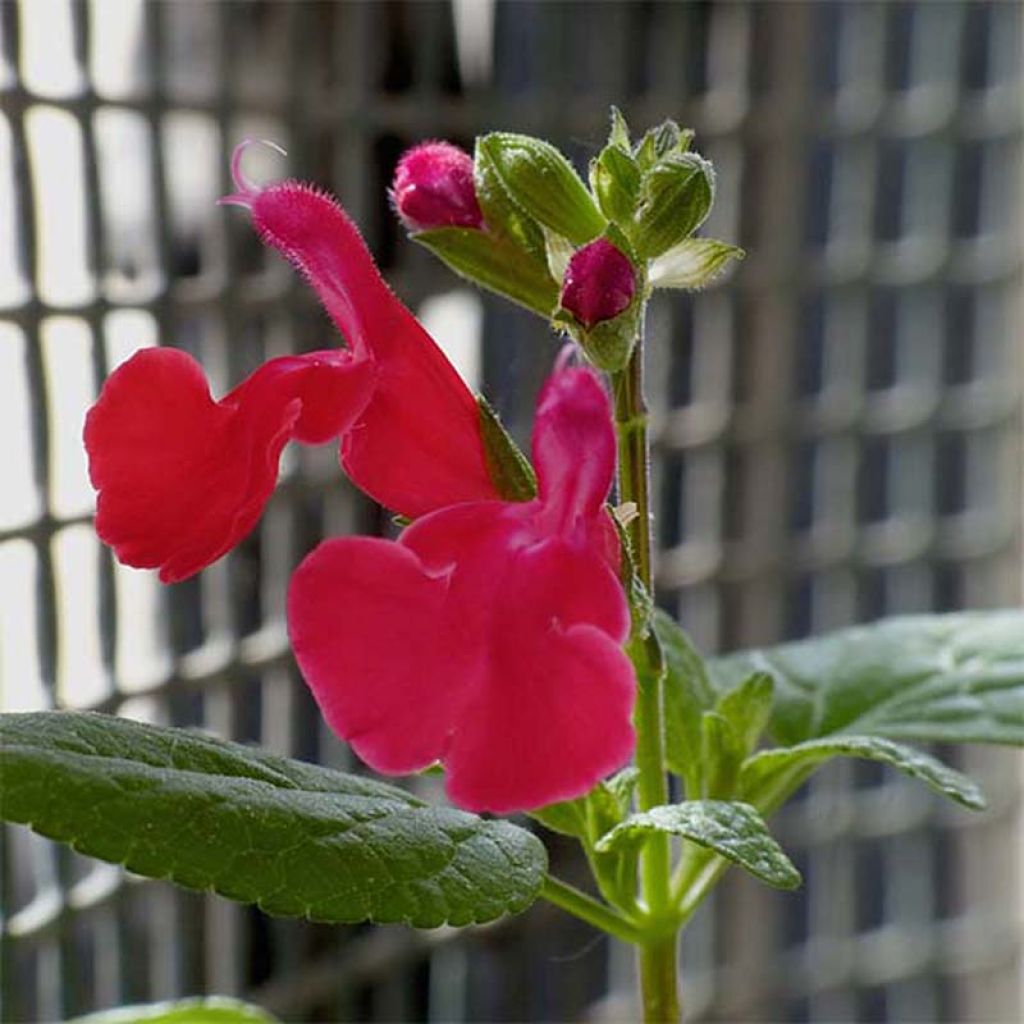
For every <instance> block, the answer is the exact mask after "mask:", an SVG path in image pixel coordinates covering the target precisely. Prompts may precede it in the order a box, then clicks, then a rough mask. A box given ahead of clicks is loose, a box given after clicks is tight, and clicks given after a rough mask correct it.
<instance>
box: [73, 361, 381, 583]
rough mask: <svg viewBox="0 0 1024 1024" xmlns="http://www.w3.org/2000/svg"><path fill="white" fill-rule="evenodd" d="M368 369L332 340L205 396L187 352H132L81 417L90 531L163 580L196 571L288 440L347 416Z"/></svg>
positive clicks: (241, 520) (262, 486)
mask: <svg viewBox="0 0 1024 1024" xmlns="http://www.w3.org/2000/svg"><path fill="white" fill-rule="evenodd" d="M372 371H373V367H372V365H371V364H370V363H368V362H365V361H358V360H356V359H353V358H352V355H351V353H349V352H345V351H342V350H336V351H332V352H313V353H310V354H309V355H305V356H284V357H282V358H280V359H272V360H271V361H270V362H268V363H265V364H264V365H263V366H261V367H260V368H259V369H258V370H257V371H256V372H255V373H254V374H252V375H251V376H250V377H249V378H248V379H247V380H245V381H244V382H243V383H242V384H240V385H239V386H238V387H237V388H235V390H234V391H232V392H230V393H229V394H228V395H226V396H225V397H224V398H223V399H221V401H220V402H214V400H213V399H212V398H211V397H210V389H209V385H208V384H207V382H206V377H205V375H204V373H203V369H202V367H201V366H200V365H199V364H198V363H197V362H196V361H195V360H194V359H193V358H192V357H191V356H190V355H187V354H186V353H184V352H181V351H179V350H178V349H173V348H151V349H143V350H142V351H141V352H137V353H136V354H135V355H134V356H132V358H131V359H129V360H128V361H127V362H126V363H125V364H124V365H123V366H121V367H119V368H118V369H117V370H116V371H115V372H114V373H112V374H111V375H110V377H109V378H107V382H106V384H105V385H104V386H103V392H102V393H101V395H100V398H99V401H98V402H97V403H96V404H95V405H94V406H93V407H92V409H90V410H89V414H88V416H87V417H86V420H85V447H86V450H87V451H88V453H89V476H90V478H91V479H92V484H93V486H94V487H95V488H96V489H97V490H98V491H99V496H98V498H97V501H96V532H97V533H98V534H99V536H100V538H101V539H102V540H104V541H106V543H107V544H109V545H110V546H111V547H112V548H113V549H114V552H115V554H116V555H117V557H118V558H119V559H120V560H121V561H122V562H123V563H124V564H125V565H134V566H138V567H141V568H157V567H159V569H160V579H162V580H163V581H164V582H165V583H174V582H176V581H178V580H183V579H185V578H186V577H188V576H191V575H192V574H193V573H196V572H198V571H199V570H200V569H202V568H204V567H205V566H207V565H209V564H210V563H211V562H213V561H215V560H216V559H218V558H220V556H221V555H223V554H224V553H225V552H226V551H228V550H230V549H231V548H232V547H234V546H235V545H236V544H237V543H238V542H239V541H240V540H241V539H242V538H243V537H244V536H245V535H246V534H247V533H248V532H249V531H250V530H251V529H252V528H253V526H255V525H256V521H257V520H258V519H259V517H260V513H261V512H262V511H263V506H264V505H265V504H266V502H267V499H268V498H269V497H270V494H271V492H272V491H273V489H274V485H275V484H276V483H277V462H278V458H279V457H280V455H281V450H282V449H283V448H284V446H285V444H286V443H287V442H288V441H289V440H290V439H292V438H295V439H296V440H299V441H305V442H307V443H309V444H320V443H322V442H324V441H329V440H330V439H331V438H332V437H336V436H337V435H338V434H339V433H341V432H342V431H343V430H347V429H348V428H349V427H350V426H351V424H352V422H353V421H354V420H355V418H356V416H357V415H358V414H359V412H360V411H361V410H362V409H363V407H364V406H365V404H366V401H367V399H368V398H369V395H370V391H371V389H372V387H373V372H372Z"/></svg>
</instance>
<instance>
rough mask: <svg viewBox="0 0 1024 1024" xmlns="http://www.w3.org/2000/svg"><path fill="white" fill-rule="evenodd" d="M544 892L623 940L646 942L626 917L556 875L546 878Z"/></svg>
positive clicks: (551, 899)
mask: <svg viewBox="0 0 1024 1024" xmlns="http://www.w3.org/2000/svg"><path fill="white" fill-rule="evenodd" d="M540 894H541V896H543V897H544V899H546V900H547V901H548V902H549V903H553V904H554V905H555V906H556V907H561V908H562V910H565V911H567V912H568V913H570V914H572V915H573V916H574V917H578V918H579V919H580V920H581V921H586V922H587V924H592V925H593V926H594V927H595V928H600V929H601V931H603V932H607V933H608V934H609V935H614V936H615V938H617V939H621V940H622V941H623V942H631V943H633V944H634V945H636V944H637V943H640V942H642V941H643V936H642V935H641V934H640V932H639V931H638V930H637V929H636V928H635V927H634V926H633V925H632V924H631V923H630V922H629V921H627V920H626V919H625V918H624V917H621V916H620V915H619V914H617V913H616V912H615V911H614V910H612V909H611V908H610V907H606V906H605V905H604V904H603V903H598V901H597V900H595V899H594V898H593V897H592V896H588V895H587V894H586V893H585V892H582V891H581V890H579V889H577V888H576V887H575V886H574V885H570V884H569V883H568V882H563V881H562V880H561V879H560V878H555V877H554V875H547V876H546V877H545V879H544V883H543V884H542V885H541V889H540Z"/></svg>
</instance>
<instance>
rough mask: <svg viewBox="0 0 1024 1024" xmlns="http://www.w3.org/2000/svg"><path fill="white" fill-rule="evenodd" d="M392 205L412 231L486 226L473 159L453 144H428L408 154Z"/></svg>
mask: <svg viewBox="0 0 1024 1024" xmlns="http://www.w3.org/2000/svg"><path fill="white" fill-rule="evenodd" d="M391 201H392V202H393V203H394V205H395V210H396V212H397V213H398V216H399V217H401V219H402V223H403V224H405V226H406V227H407V228H408V229H409V230H410V231H426V230H429V229H430V228H449V227H457V228H482V227H483V226H484V218H483V214H482V213H481V212H480V204H479V203H478V202H477V199H476V188H475V187H474V184H473V158H472V157H471V156H470V155H469V154H468V153H466V152H465V151H464V150H461V149H459V147H458V146H453V145H452V144H451V143H450V142H424V143H421V144H420V145H419V146H413V148H412V149H410V150H407V151H406V152H405V154H404V155H403V156H402V159H401V160H399V161H398V166H397V167H396V168H395V180H394V182H393V183H392V186H391Z"/></svg>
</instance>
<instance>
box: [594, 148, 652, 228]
mask: <svg viewBox="0 0 1024 1024" xmlns="http://www.w3.org/2000/svg"><path fill="white" fill-rule="evenodd" d="M640 183H641V174H640V168H639V167H638V166H637V163H636V161H635V160H634V159H633V156H632V155H631V154H630V153H629V152H628V151H626V150H623V149H621V148H620V147H619V146H616V145H613V144H609V145H607V146H605V148H604V149H603V150H601V152H600V153H599V154H598V155H597V156H596V157H595V158H594V159H593V160H591V162H590V188H591V191H592V192H593V193H594V197H595V198H596V199H597V204H598V206H600V208H601V212H602V213H603V214H604V215H605V216H606V217H607V218H608V219H609V220H610V221H613V222H614V223H616V224H618V225H619V226H620V227H623V226H628V225H629V224H630V223H631V222H632V220H633V215H634V212H635V211H636V205H637V201H638V200H639V197H640Z"/></svg>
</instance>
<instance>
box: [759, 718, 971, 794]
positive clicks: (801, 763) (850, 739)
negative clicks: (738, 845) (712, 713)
mask: <svg viewBox="0 0 1024 1024" xmlns="http://www.w3.org/2000/svg"><path fill="white" fill-rule="evenodd" d="M833 757H859V758H863V759H865V760H868V761H881V762H882V763H883V764H888V765H891V766H892V767H893V768H898V769H899V770H900V771H902V772H906V774H907V775H909V776H911V777H912V778H915V779H919V780H920V781H921V782H924V783H925V784H926V785H928V786H930V787H931V788H932V789H934V790H935V791H936V792H937V793H941V794H942V795H943V796H947V797H949V798H950V799H951V800H955V801H956V802H957V803H959V804H963V805H964V806H965V807H970V808H971V809H972V810H976V811H978V810H983V809H984V807H985V798H984V796H983V795H982V793H981V790H980V789H979V788H978V787H977V785H976V784H975V783H974V782H973V781H972V780H971V779H969V778H968V777H967V776H966V775H963V774H962V773H960V772H958V771H956V770H955V769H953V768H950V767H949V765H945V764H943V763H942V762H941V761H939V760H937V759H936V758H934V757H931V756H930V755H928V754H925V753H923V752H922V751H920V750H913V749H912V748H910V747H905V746H903V744H901V743H894V742H893V741H892V740H886V739H882V738H881V737H879V736H844V735H839V736H829V737H825V738H824V739H817V740H807V741H806V742H804V743H798V744H797V745H796V746H794V747H775V748H773V749H771V750H762V751H760V752H759V753H757V754H754V756H753V757H750V758H748V759H747V761H746V762H745V763H744V765H743V769H742V772H741V776H740V789H741V792H742V795H743V798H744V799H745V800H750V802H751V803H755V804H757V806H758V807H760V808H761V809H762V810H764V811H767V810H769V809H770V804H771V803H772V802H773V798H775V796H776V794H779V793H782V794H784V793H786V792H788V791H790V790H791V789H792V788H793V786H794V784H799V782H800V781H801V780H802V779H803V778H804V777H806V775H807V774H808V773H809V771H812V770H813V769H815V768H817V767H818V766H819V765H821V764H824V762H826V761H829V760H831V759H832V758H833Z"/></svg>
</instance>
